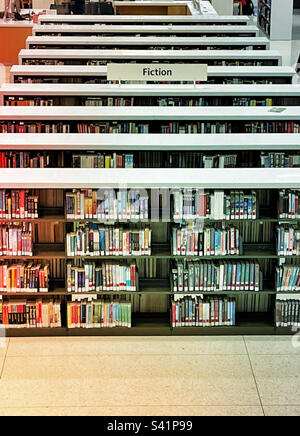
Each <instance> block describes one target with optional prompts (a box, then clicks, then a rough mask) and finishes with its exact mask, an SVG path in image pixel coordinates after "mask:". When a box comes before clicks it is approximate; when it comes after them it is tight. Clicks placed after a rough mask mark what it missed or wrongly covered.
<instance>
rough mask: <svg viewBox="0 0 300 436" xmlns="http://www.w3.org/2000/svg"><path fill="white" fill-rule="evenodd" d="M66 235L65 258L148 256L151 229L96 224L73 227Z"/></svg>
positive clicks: (149, 252)
mask: <svg viewBox="0 0 300 436" xmlns="http://www.w3.org/2000/svg"><path fill="white" fill-rule="evenodd" d="M74 227H75V228H74V231H73V232H72V233H67V235H66V243H67V256H149V255H150V254H151V233H152V231H151V229H149V228H145V229H140V230H129V229H123V228H122V227H120V228H119V227H103V226H101V225H98V224H96V223H88V224H78V225H76V224H75V225H74Z"/></svg>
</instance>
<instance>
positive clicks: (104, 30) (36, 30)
mask: <svg viewBox="0 0 300 436" xmlns="http://www.w3.org/2000/svg"><path fill="white" fill-rule="evenodd" d="M258 33H259V31H258V28H257V27H256V26H251V25H248V26H243V25H234V26H232V25H225V26H224V25H223V26H222V25H214V26H211V25H190V26H184V25H182V26H179V25H176V24H175V25H172V26H164V25H160V24H158V25H154V26H150V25H149V26H147V27H146V26H142V25H114V24H111V25H109V26H106V25H101V24H99V25H93V26H85V27H83V26H81V25H76V24H75V25H72V24H69V25H66V26H61V25H54V24H52V25H46V24H44V25H36V26H34V27H33V32H32V34H33V36H68V35H69V36H70V35H71V36H92V35H93V36H150V37H157V36H159V35H160V36H165V37H173V38H176V37H178V36H180V37H185V38H192V37H205V36H211V37H237V36H239V37H245V38H248V37H254V36H258Z"/></svg>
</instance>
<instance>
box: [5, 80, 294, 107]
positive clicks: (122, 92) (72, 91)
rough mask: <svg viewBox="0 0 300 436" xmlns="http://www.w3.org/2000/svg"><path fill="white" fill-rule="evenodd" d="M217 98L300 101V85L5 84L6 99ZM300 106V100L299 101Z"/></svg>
mask: <svg viewBox="0 0 300 436" xmlns="http://www.w3.org/2000/svg"><path fill="white" fill-rule="evenodd" d="M17 95H19V96H39V97H41V96H75V97H76V96H89V97H101V96H104V97H108V96H115V97H122V96H133V97H134V96H149V97H152V96H153V97H155V96H171V97H181V96H191V97H192V96H197V97H205V96H217V97H223V96H224V97H230V96H234V97H251V96H256V97H272V96H278V97H300V84H299V85H297V84H295V85H238V86H237V85H209V84H207V85H195V86H191V85H176V86H174V85H164V84H163V85H121V86H119V85H114V84H99V85H97V84H76V83H59V84H39V83H37V84H27V83H26V84H16V83H14V84H11V83H7V84H3V85H2V86H1V88H0V97H4V96H17ZM299 104H300V99H299Z"/></svg>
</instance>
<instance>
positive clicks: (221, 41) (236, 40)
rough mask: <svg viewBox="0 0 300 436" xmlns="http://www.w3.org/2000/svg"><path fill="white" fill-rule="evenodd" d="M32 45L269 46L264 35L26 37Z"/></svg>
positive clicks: (29, 44)
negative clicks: (241, 36)
mask: <svg viewBox="0 0 300 436" xmlns="http://www.w3.org/2000/svg"><path fill="white" fill-rule="evenodd" d="M32 45H45V46H50V47H51V45H58V46H62V47H63V46H64V45H76V46H77V45H84V46H90V45H107V46H113V47H118V46H124V47H125V48H128V46H159V45H162V46H166V45H171V46H176V47H177V46H180V45H183V46H194V45H195V46H197V47H201V46H203V45H204V46H210V45H211V46H225V47H226V46H235V45H237V46H243V47H247V46H264V47H265V49H268V48H269V45H270V43H269V40H268V39H267V38H265V37H246V38H240V37H193V38H187V37H176V38H169V37H164V36H157V37H150V36H146V37H140V36H126V37H124V36H29V37H28V38H27V39H26V49H30V47H31V46H32Z"/></svg>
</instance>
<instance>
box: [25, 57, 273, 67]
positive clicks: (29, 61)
mask: <svg viewBox="0 0 300 436" xmlns="http://www.w3.org/2000/svg"><path fill="white" fill-rule="evenodd" d="M109 62H110V60H109V59H103V60H94V59H92V60H91V59H80V63H79V64H77V65H91V66H98V65H107V64H108V63H109ZM119 63H120V64H121V65H120V67H121V68H122V63H128V60H127V59H124V62H122V60H120V59H119ZM176 63H178V64H180V63H182V62H176ZM189 63H198V61H193V59H189ZM205 63H207V64H208V65H213V66H224V67H225V66H232V67H233V66H245V67H250V66H257V67H261V66H264V65H266V63H265V62H263V61H258V60H249V61H242V60H235V61H234V60H230V59H224V60H214V59H211V58H210V57H209V58H208V59H207V60H205ZM22 65H74V63H73V61H72V60H62V59H23V61H22Z"/></svg>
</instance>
